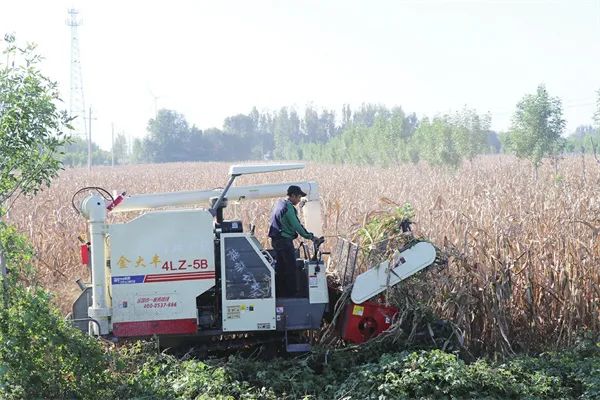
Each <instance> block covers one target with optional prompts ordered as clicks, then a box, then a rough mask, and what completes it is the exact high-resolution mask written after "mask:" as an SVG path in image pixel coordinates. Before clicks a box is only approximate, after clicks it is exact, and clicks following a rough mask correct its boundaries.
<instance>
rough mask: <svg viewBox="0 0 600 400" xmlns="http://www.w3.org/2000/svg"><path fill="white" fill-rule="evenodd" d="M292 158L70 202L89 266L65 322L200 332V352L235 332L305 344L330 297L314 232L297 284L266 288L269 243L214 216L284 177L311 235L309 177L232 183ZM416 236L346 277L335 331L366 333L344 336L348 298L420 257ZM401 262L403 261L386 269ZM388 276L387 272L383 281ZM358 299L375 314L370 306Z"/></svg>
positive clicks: (314, 196)
mask: <svg viewBox="0 0 600 400" xmlns="http://www.w3.org/2000/svg"><path fill="white" fill-rule="evenodd" d="M303 167H304V166H303V165H302V164H269V165H234V166H232V167H230V169H229V180H228V182H227V184H226V185H225V187H224V188H223V189H214V190H201V191H189V192H174V193H158V194H145V195H135V196H125V194H124V193H122V194H121V195H119V196H118V197H117V198H116V199H113V198H109V196H106V191H97V192H96V193H90V194H89V195H88V196H87V197H85V198H84V199H83V201H82V202H81V206H80V207H79V209H80V211H81V214H82V215H83V216H84V217H85V218H86V220H87V225H88V235H89V236H88V241H84V242H85V244H84V245H83V246H82V256H83V258H85V259H86V260H85V261H86V263H87V264H88V265H89V266H90V269H91V277H92V282H91V285H89V286H83V291H82V293H81V295H80V297H79V298H78V299H77V300H76V301H75V303H74V306H73V313H72V315H73V319H74V322H75V323H78V324H79V326H80V328H82V329H84V330H86V331H88V332H89V333H90V334H93V335H101V336H105V337H112V338H115V339H121V338H136V337H149V336H159V337H161V338H170V339H175V342H173V341H171V343H176V342H177V340H181V341H183V340H184V339H189V338H194V339H195V340H205V341H206V343H208V345H207V346H208V347H209V349H210V348H211V347H214V348H218V347H219V348H220V347H222V346H224V347H225V348H229V347H233V345H234V341H230V340H229V339H232V340H238V341H239V339H241V340H242V343H246V344H248V343H249V342H250V343H261V342H265V341H266V342H268V341H280V342H282V343H285V345H286V349H287V350H288V351H305V350H307V349H308V345H307V344H306V343H303V342H301V341H299V340H297V339H298V338H301V337H306V335H305V333H306V332H307V331H308V332H311V331H312V332H314V331H317V330H318V329H320V328H321V326H322V324H323V316H324V313H325V311H326V310H327V308H328V307H329V306H330V304H329V300H330V299H329V295H328V286H327V277H326V268H325V265H324V261H323V260H322V256H323V255H324V254H325V253H323V252H321V250H320V246H321V245H322V241H320V240H317V241H315V242H314V243H313V248H312V249H309V248H308V246H306V244H301V247H300V248H299V251H298V255H299V257H298V260H297V267H298V268H297V275H296V278H297V279H296V285H297V287H296V288H297V289H298V290H297V294H296V295H295V296H294V297H292V296H290V294H289V293H280V292H279V291H278V290H277V287H276V279H275V271H276V268H277V266H276V261H275V257H274V255H273V252H272V250H270V249H265V248H263V246H262V245H261V243H260V242H259V240H258V239H257V238H256V237H255V235H254V230H253V229H251V230H250V231H244V228H243V222H242V221H240V220H226V219H225V218H224V209H225V208H226V207H227V206H228V204H229V203H231V202H234V201H235V202H237V201H242V200H243V201H250V200H256V199H268V198H276V197H283V196H284V195H285V193H286V190H287V188H288V187H289V186H290V185H296V186H299V187H300V188H301V189H302V191H303V192H305V193H306V198H305V203H304V205H303V207H302V213H303V217H304V223H305V225H306V227H307V229H308V230H309V231H311V232H313V233H314V234H315V235H317V236H321V235H322V223H321V207H320V203H319V190H318V185H317V184H316V183H315V182H286V183H278V184H263V185H252V186H234V185H233V183H234V181H235V179H236V178H237V177H239V176H242V175H247V174H260V173H268V172H275V171H286V170H293V169H300V168H303ZM139 211H144V213H141V214H139V215H137V216H135V217H134V218H132V219H130V220H128V221H127V222H124V223H110V224H109V223H107V213H109V212H110V213H124V212H139ZM427 245H429V244H424V246H422V247H423V248H419V249H418V250H415V248H413V249H409V250H410V251H412V253H411V254H404V253H403V254H402V255H401V256H399V257H398V259H397V260H396V261H394V265H393V266H390V265H386V266H378V267H377V268H376V269H377V270H378V269H381V271H380V273H379V272H372V271H373V270H370V271H371V272H370V271H367V273H368V274H367V276H365V277H363V275H365V274H361V275H359V276H358V277H357V280H356V281H357V282H356V283H357V285H356V287H355V288H354V289H353V295H352V301H353V302H354V303H352V306H353V307H355V308H353V309H352V310H353V311H349V318H346V319H345V320H344V321H345V322H344V324H345V327H344V328H343V332H342V333H343V334H344V332H345V334H344V336H345V337H348V338H349V340H350V341H357V340H358V341H361V340H364V339H365V336H364V335H362V336H361V337H362V339H360V338H359V336H356V335H354V336H356V338H359V339H356V338H354V336H353V335H352V334H351V333H352V332H353V331H356V330H357V329H359V328H360V326H359V325H360V324H362V325H364V321H363V319H364V318H363V319H360V318H359V320H356V321H354V319H356V318H354V319H353V318H351V317H352V316H354V317H356V316H361V317H362V315H363V313H364V309H365V306H360V305H359V304H360V303H362V302H364V301H365V300H367V299H370V298H372V297H374V296H376V295H377V294H379V293H380V292H381V291H383V290H385V288H386V287H389V286H390V284H395V283H397V282H399V281H400V280H401V278H403V277H405V276H407V274H412V273H414V272H416V271H418V270H420V269H423V268H425V267H426V266H427V265H429V264H431V263H432V262H433V259H434V258H435V250H434V249H433V246H431V245H429V246H430V247H427ZM415 247H417V246H415ZM432 249H433V258H431V255H432V253H431V251H432ZM398 260H400V261H398ZM400 264H402V265H405V264H406V265H408V266H410V268H411V269H410V270H409V269H406V268H404V269H402V271H399V270H398V271H397V270H396V269H397V267H398V266H399V265H400ZM406 265H405V266H406ZM379 267H381V268H379ZM385 271H388V272H387V275H386V272H385ZM390 273H393V274H394V276H393V278H392V279H391V280H390V277H389V275H390ZM399 274H400V275H399ZM402 274H403V275H402ZM397 276H400V278H397ZM356 290H357V293H356V296H355V295H354V292H355V291H356ZM357 307H358V308H357ZM361 307H362V308H361ZM369 307H370V308H369V309H373V310H374V311H373V312H375V313H378V312H379V311H381V310H380V309H379V308H378V307H377V306H369ZM386 312H387V314H386V318H387V317H391V314H390V313H391V311H386ZM388 314H390V315H388ZM348 321H349V322H348ZM348 324H350V325H348ZM355 325H356V326H355ZM362 325H361V326H362ZM382 326H383V325H382ZM363 330H364V327H363ZM371 336H372V335H371ZM224 343H225V344H224ZM230 344H231V346H230Z"/></svg>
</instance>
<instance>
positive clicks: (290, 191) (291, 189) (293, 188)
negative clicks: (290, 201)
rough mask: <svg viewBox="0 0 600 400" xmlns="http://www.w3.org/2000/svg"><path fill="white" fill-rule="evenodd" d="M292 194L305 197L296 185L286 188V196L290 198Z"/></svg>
mask: <svg viewBox="0 0 600 400" xmlns="http://www.w3.org/2000/svg"><path fill="white" fill-rule="evenodd" d="M293 194H299V195H301V196H302V197H305V196H306V193H304V192H303V191H302V189H300V186H296V185H292V186H290V187H289V188H288V191H287V195H288V196H291V195H293Z"/></svg>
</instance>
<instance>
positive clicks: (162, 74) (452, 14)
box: [0, 0, 600, 148]
mask: <svg viewBox="0 0 600 400" xmlns="http://www.w3.org/2000/svg"><path fill="white" fill-rule="evenodd" d="M2 3H3V4H2V5H1V7H0V33H5V32H14V33H15V34H16V35H17V39H18V40H21V41H33V42H36V43H38V45H39V51H40V52H41V53H42V54H43V55H44V56H45V57H46V61H45V63H44V68H45V71H46V73H47V74H48V75H50V76H51V77H52V78H53V79H55V80H58V81H59V83H60V84H61V87H62V92H63V98H64V99H65V107H68V104H69V92H70V91H69V60H70V59H69V51H70V35H69V30H68V27H67V26H66V24H65V20H66V18H67V9H68V8H70V7H76V8H78V9H79V10H80V13H81V17H82V19H83V25H82V26H81V27H80V28H79V33H80V34H79V38H80V43H81V49H80V51H81V62H82V72H83V80H84V83H83V85H84V90H85V102H86V106H89V105H91V106H92V108H93V113H94V115H95V117H96V118H97V119H95V120H93V128H92V132H93V134H94V140H95V141H97V142H99V143H100V144H101V145H102V146H103V147H105V148H108V146H109V144H110V129H111V128H110V127H111V123H114V125H115V129H116V131H117V132H124V133H125V134H127V135H129V136H131V137H140V136H142V135H144V134H145V128H146V124H147V121H148V119H149V118H151V117H152V116H153V114H154V102H155V97H156V104H157V105H158V107H159V108H161V107H165V108H170V109H174V110H177V111H178V112H181V113H183V114H184V115H185V117H186V118H187V120H188V121H189V122H190V123H193V124H195V125H197V126H198V127H200V128H208V127H211V126H218V127H220V126H221V124H222V121H223V119H224V118H225V117H226V116H229V115H233V114H236V113H247V112H249V111H250V109H251V107H252V106H254V105H255V106H257V107H258V108H259V110H273V109H277V108H279V107H281V106H295V107H297V108H298V109H303V108H304V106H305V105H307V104H313V105H314V106H315V107H317V108H323V107H325V108H328V109H334V110H340V109H341V106H342V105H343V104H344V103H349V104H351V105H352V106H359V105H360V104H361V103H363V102H373V103H380V104H385V105H388V106H396V105H400V106H402V107H403V108H404V109H405V110H406V111H409V112H416V113H417V114H418V115H419V116H424V115H429V116H431V115H435V114H437V113H445V112H450V111H453V110H457V109H460V108H462V107H463V106H465V105H466V106H469V107H472V108H475V109H477V110H478V111H479V112H481V113H484V112H490V113H491V115H492V127H493V128H495V129H497V130H505V129H507V128H508V127H509V125H510V118H511V115H512V113H513V111H514V108H515V105H516V103H517V102H518V101H519V99H520V98H521V97H522V96H523V95H524V94H526V93H532V92H534V91H535V89H536V87H537V85H538V84H540V83H545V84H546V86H547V88H548V90H549V92H550V94H551V95H553V96H558V97H560V98H561V99H562V100H563V105H564V116H565V118H566V119H567V123H568V130H573V129H574V128H575V127H576V126H578V125H581V124H589V123H591V116H592V114H593V109H594V104H595V100H596V94H595V92H596V90H598V89H600V0H571V1H566V0H565V1H433V0H432V1H426V0H423V1H370V2H367V1H262V0H257V1H228V2H216V1H211V2H209V1H206V2H203V1H177V0H175V1H169V2H167V1H162V2H158V1H144V2H141V1H139V2H136V1H128V2H125V1H113V0H104V1H89V0H88V1H85V2H84V1H81V2H76V1H62V0H54V1H41V0H40V1H33V0H21V1H18V2H17V1H7V0H4V1H3V2H2Z"/></svg>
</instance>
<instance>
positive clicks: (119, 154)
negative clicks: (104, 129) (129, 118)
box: [113, 133, 128, 164]
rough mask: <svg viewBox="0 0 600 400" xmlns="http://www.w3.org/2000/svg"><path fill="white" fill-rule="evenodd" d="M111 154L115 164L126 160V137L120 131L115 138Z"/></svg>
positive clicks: (123, 162)
mask: <svg viewBox="0 0 600 400" xmlns="http://www.w3.org/2000/svg"><path fill="white" fill-rule="evenodd" d="M113 154H114V156H115V164H125V163H126V162H127V156H128V154H127V138H126V137H125V135H123V134H122V133H119V134H118V135H117V137H116V138H115V141H114V143H113Z"/></svg>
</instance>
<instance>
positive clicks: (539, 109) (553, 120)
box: [510, 85, 565, 178]
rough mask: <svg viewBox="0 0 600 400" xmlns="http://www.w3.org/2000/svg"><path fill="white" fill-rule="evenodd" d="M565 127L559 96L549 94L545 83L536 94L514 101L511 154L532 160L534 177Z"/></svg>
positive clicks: (552, 152)
mask: <svg viewBox="0 0 600 400" xmlns="http://www.w3.org/2000/svg"><path fill="white" fill-rule="evenodd" d="M564 130H565V120H564V119H563V117H562V105H561V101H560V99H559V98H558V97H550V96H549V95H548V91H547V90H546V87H545V86H544V85H539V86H538V88H537V91H536V93H535V94H527V95H525V96H524V97H523V98H522V99H521V101H519V103H518V104H517V110H516V111H515V114H514V116H513V120H512V125H511V129H510V135H511V138H510V143H511V149H512V151H513V152H514V154H515V155H516V156H517V157H519V158H527V159H528V160H530V161H531V163H532V165H533V167H534V170H535V176H536V178H537V169H538V167H539V166H540V164H541V162H542V159H543V158H545V157H547V156H550V155H553V154H555V153H556V151H557V150H558V149H559V146H557V144H558V142H559V140H560V137H561V134H562V133H563V131H564Z"/></svg>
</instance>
